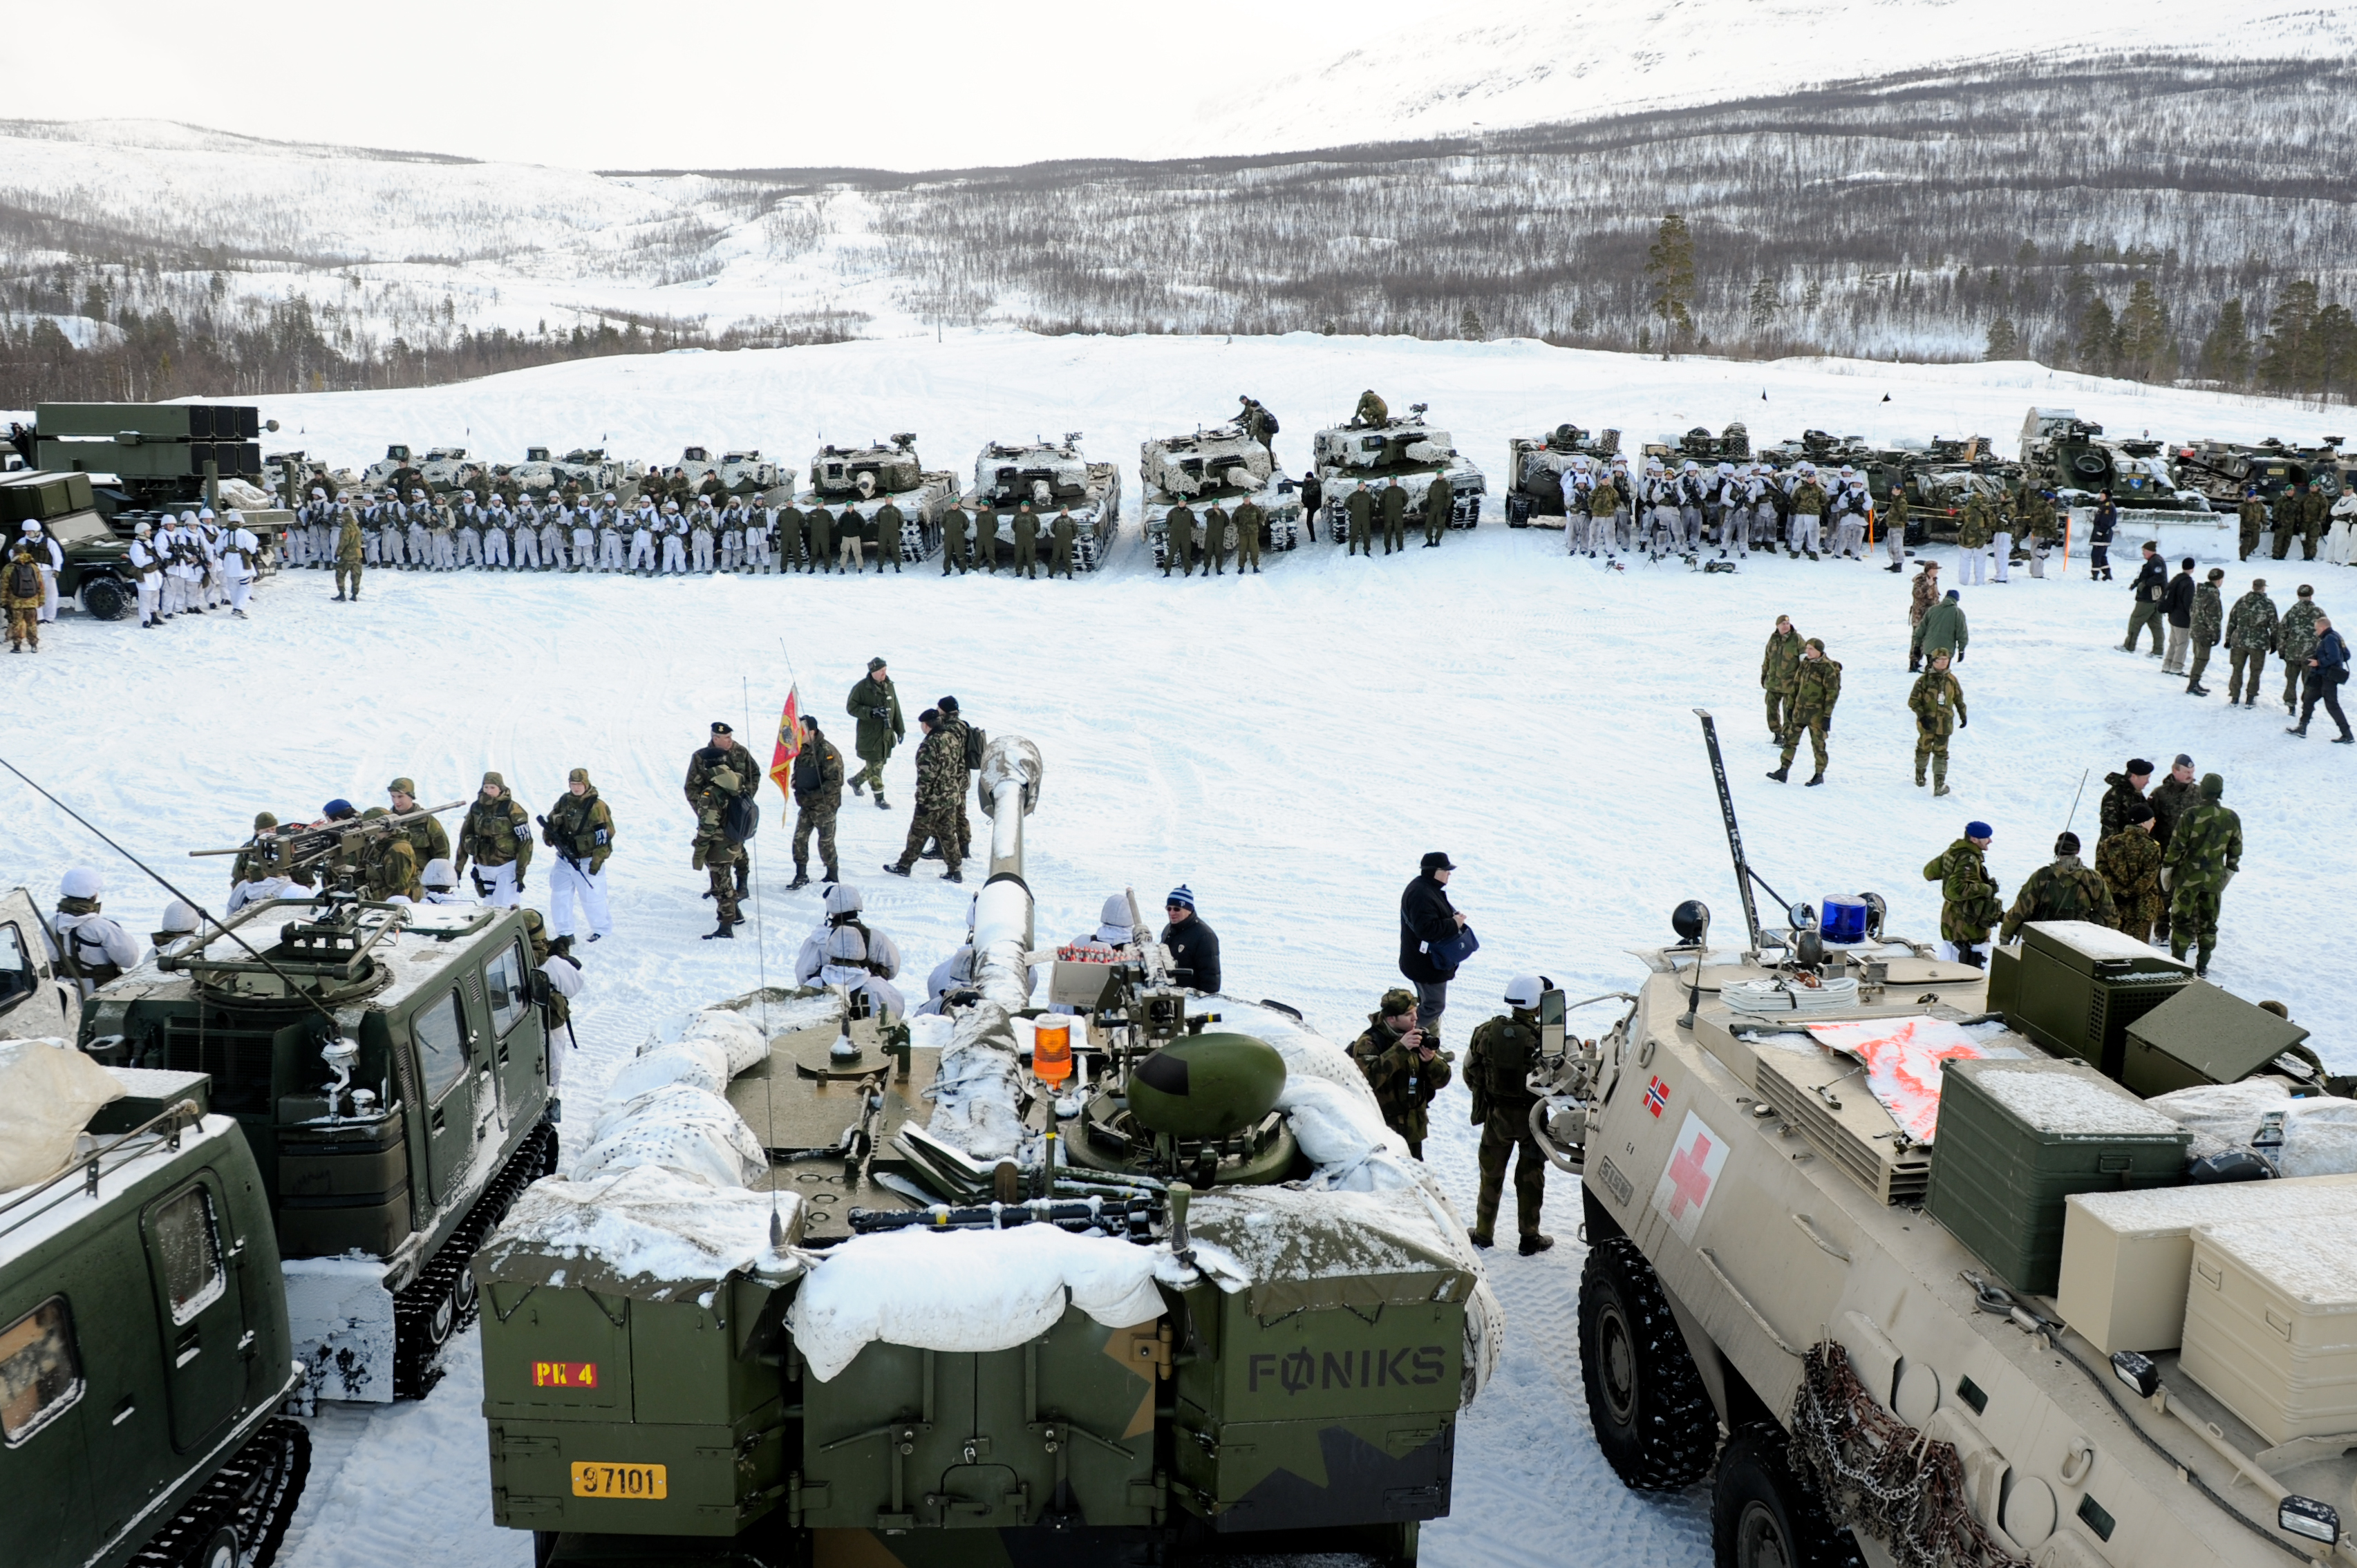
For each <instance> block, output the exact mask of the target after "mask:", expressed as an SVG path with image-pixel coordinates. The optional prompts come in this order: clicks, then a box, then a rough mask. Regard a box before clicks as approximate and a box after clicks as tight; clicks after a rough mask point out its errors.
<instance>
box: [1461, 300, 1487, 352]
mask: <svg viewBox="0 0 2357 1568" xmlns="http://www.w3.org/2000/svg"><path fill="white" fill-rule="evenodd" d="M1457 335H1458V337H1459V338H1464V339H1465V340H1466V341H1467V342H1469V343H1479V342H1480V341H1481V336H1482V333H1481V313H1480V311H1478V310H1476V309H1474V308H1473V307H1472V306H1470V305H1468V306H1466V307H1465V310H1464V313H1463V314H1462V315H1460V316H1458V318H1457Z"/></svg>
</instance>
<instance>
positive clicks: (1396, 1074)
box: [1351, 986, 1448, 1160]
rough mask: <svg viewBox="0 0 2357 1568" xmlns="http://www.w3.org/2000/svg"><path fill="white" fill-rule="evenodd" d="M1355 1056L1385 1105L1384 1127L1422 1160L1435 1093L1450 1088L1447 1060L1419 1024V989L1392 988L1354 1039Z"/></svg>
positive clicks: (1352, 1053) (1355, 1060)
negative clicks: (1416, 994)
mask: <svg viewBox="0 0 2357 1568" xmlns="http://www.w3.org/2000/svg"><path fill="white" fill-rule="evenodd" d="M1351 1060H1352V1061H1354V1062H1356V1063H1358V1064H1359V1070H1360V1071H1361V1073H1364V1074H1365V1075H1366V1079H1367V1087H1368V1088H1370V1089H1372V1090H1374V1091H1375V1103H1376V1104H1377V1105H1378V1106H1380V1107H1381V1108H1382V1109H1383V1125H1384V1126H1386V1127H1389V1128H1390V1129H1391V1130H1392V1131H1393V1132H1394V1133H1398V1134H1399V1135H1400V1136H1401V1137H1403V1138H1405V1139H1406V1140H1407V1152H1408V1153H1409V1154H1411V1155H1415V1157H1416V1158H1417V1159H1419V1160H1420V1159H1422V1158H1424V1135H1425V1133H1426V1130H1427V1112H1428V1108H1429V1107H1430V1106H1431V1104H1432V1101H1433V1097H1434V1096H1435V1095H1437V1094H1438V1093H1439V1092H1440V1091H1441V1090H1444V1089H1446V1088H1448V1057H1446V1056H1444V1055H1443V1054H1441V1052H1440V1049H1439V1047H1437V1045H1436V1044H1435V1043H1434V1042H1433V1041H1431V1040H1429V1039H1427V1038H1426V1036H1425V1033H1424V1031H1423V1030H1422V1029H1419V1028H1417V1027H1416V1025H1415V992H1413V991H1410V990H1408V989H1407V988H1406V987H1405V986H1394V987H1393V988H1392V989H1391V990H1389V991H1386V992H1384V993H1383V1001H1382V1003H1381V1004H1378V1005H1377V1007H1376V1009H1375V1011H1373V1012H1372V1013H1370V1014H1368V1015H1367V1028H1366V1032H1365V1033H1364V1034H1362V1035H1361V1036H1359V1037H1358V1038H1357V1039H1355V1040H1353V1041H1351Z"/></svg>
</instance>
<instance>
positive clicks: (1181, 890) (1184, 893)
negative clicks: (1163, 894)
mask: <svg viewBox="0 0 2357 1568" xmlns="http://www.w3.org/2000/svg"><path fill="white" fill-rule="evenodd" d="M1162 903H1163V906H1164V907H1165V908H1168V907H1169V906H1170V905H1172V904H1180V905H1184V906H1185V907H1186V908H1189V909H1192V908H1194V907H1195V895H1194V893H1193V892H1192V890H1190V889H1189V887H1188V886H1187V885H1186V884H1185V883H1183V882H1182V883H1180V884H1179V886H1176V887H1173V888H1172V889H1171V890H1170V897H1168V898H1165V899H1164V900H1163V901H1162Z"/></svg>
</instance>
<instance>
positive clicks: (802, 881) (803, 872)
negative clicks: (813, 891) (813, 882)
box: [786, 865, 810, 893]
mask: <svg viewBox="0 0 2357 1568" xmlns="http://www.w3.org/2000/svg"><path fill="white" fill-rule="evenodd" d="M807 886H810V868H809V867H807V866H802V865H797V866H795V867H794V879H793V880H792V881H791V882H789V883H787V884H786V891H787V892H789V893H791V892H792V891H794V890H795V889H796V888H798V887H807Z"/></svg>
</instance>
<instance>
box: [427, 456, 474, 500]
mask: <svg viewBox="0 0 2357 1568" xmlns="http://www.w3.org/2000/svg"><path fill="white" fill-rule="evenodd" d="M485 473H486V470H485V468H484V467H483V463H482V460H481V459H480V458H476V457H469V456H467V449H466V448H465V447H464V446H435V447H430V448H428V449H427V451H426V453H425V456H423V457H420V458H418V459H417V477H418V478H419V479H420V480H422V481H423V482H424V484H425V492H426V494H428V495H431V496H436V497H446V496H448V495H451V494H452V493H454V492H455V491H458V490H467V489H471V490H473V491H474V492H475V499H478V500H480V499H482V498H483V496H484V495H485V493H486V491H487V487H486V485H485V483H484V478H485Z"/></svg>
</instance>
